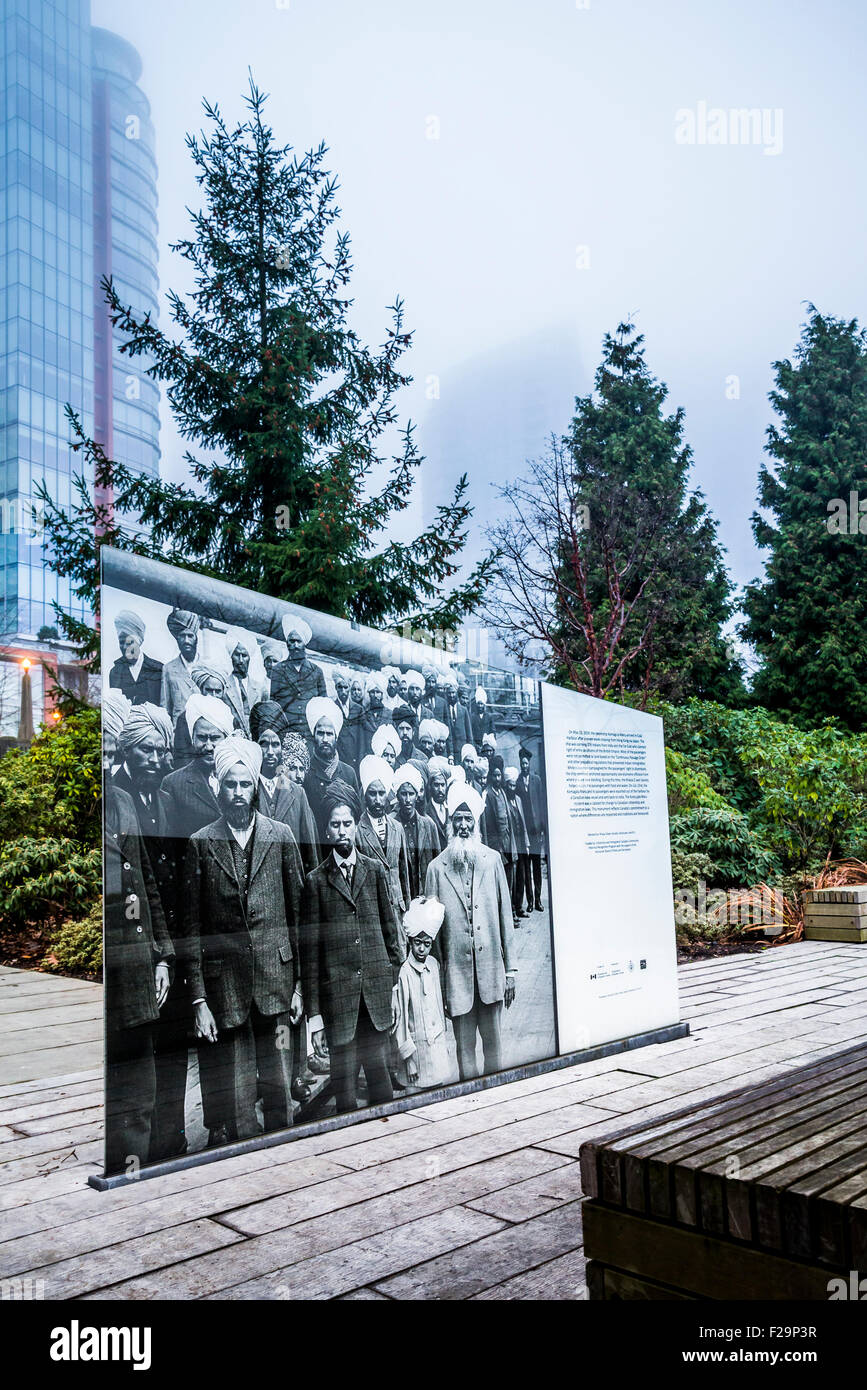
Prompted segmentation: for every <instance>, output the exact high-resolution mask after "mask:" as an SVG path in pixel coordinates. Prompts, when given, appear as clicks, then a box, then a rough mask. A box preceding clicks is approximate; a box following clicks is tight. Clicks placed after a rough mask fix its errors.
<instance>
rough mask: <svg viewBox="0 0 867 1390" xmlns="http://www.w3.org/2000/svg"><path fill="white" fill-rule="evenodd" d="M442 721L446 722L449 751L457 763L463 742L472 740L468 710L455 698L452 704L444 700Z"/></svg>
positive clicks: (471, 727)
mask: <svg viewBox="0 0 867 1390" xmlns="http://www.w3.org/2000/svg"><path fill="white" fill-rule="evenodd" d="M442 722H443V724H447V725H448V729H449V744H448V748H449V752H450V753H451V755H452V757H453V758H454V760H455V762H456V763H459V762H460V760H461V749H462V748H463V747H464V744H466V743H473V742H474V740H473V726H472V722H471V720H470V714H469V710H468V709H467V707H466V705H462V704H461V702H460V701H459V700H456V701H455V703H454V704H453V705H450V704H449V702H448V700H446V701H445V711H444V713H443V717H442Z"/></svg>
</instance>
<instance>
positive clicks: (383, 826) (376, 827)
mask: <svg viewBox="0 0 867 1390" xmlns="http://www.w3.org/2000/svg"><path fill="white" fill-rule="evenodd" d="M359 776H360V778H361V792H362V795H363V797H364V813H363V815H362V817H361V819H360V820H359V822H358V833H357V835H356V837H355V843H356V845H357V846H358V848H359V850H360V851H361V853H362V854H366V855H368V856H369V857H370V858H371V859H378V860H379V861H380V863H381V864H382V866H383V868H384V869H385V871H386V873H387V874H388V887H389V892H390V894H391V901H392V902H393V904H394V907H395V912H396V913H397V914H398V921H399V922H400V921H402V918H403V913H404V912H406V910H407V908H408V907H409V904H410V899H411V897H412V894H411V892H410V887H409V858H408V856H407V852H406V838H405V836H404V833H403V827H402V826H401V824H400V822H399V821H398V820H396V819H395V817H394V816H390V815H389V814H388V802H389V797H390V795H391V792H392V789H393V786H394V773H393V771H392V769H391V768H390V767H389V765H388V763H387V762H386V761H385V759H384V758H377V757H374V756H373V754H371V755H370V756H369V757H367V758H362V760H361V767H360V768H359Z"/></svg>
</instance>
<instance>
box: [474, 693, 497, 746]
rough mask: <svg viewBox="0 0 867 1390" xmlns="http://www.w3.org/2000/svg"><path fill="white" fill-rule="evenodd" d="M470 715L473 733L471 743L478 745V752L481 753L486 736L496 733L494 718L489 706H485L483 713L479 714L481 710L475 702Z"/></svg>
mask: <svg viewBox="0 0 867 1390" xmlns="http://www.w3.org/2000/svg"><path fill="white" fill-rule="evenodd" d="M469 715H470V726H471V728H472V731H473V736H472V738H471V739H470V742H471V743H474V744H475V745H476V752H477V753H481V751H482V739H483V738H484V737H485V734H493V733H495V732H496V730H495V729H494V716H493V715H492V714H491V711H490V710H489V708H488V706H487V705H485V706H484V708H483V709H482V713H481V714H479V708H478V705H477V704H476V703H475V701H474V702H473V707H472V709H471V710H470V711H469Z"/></svg>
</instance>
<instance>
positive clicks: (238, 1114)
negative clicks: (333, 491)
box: [103, 608, 543, 1171]
mask: <svg viewBox="0 0 867 1390" xmlns="http://www.w3.org/2000/svg"><path fill="white" fill-rule="evenodd" d="M166 622H167V627H168V630H169V632H170V633H171V635H172V637H173V638H174V639H175V642H176V644H177V648H178V655H177V657H175V658H174V659H173V660H171V661H169V662H167V663H166V664H165V665H161V664H160V663H158V662H155V661H153V660H152V659H151V658H149V657H147V656H145V655H144V652H143V643H144V639H145V635H146V634H145V628H144V624H142V623H141V621H140V620H139V619H138V618H137V615H136V614H134V613H131V612H123V613H121V614H118V616H117V618H116V620H115V624H116V628H117V632H118V640H119V643H120V647H121V658H120V659H119V661H118V662H116V663H115V665H114V666H113V667H112V669H111V673H110V678H109V687H110V688H109V690H108V692H107V693H106V695H105V698H104V701H103V728H104V776H105V807H106V812H105V826H106V914H107V917H106V926H107V938H106V973H107V981H108V1000H109V1028H108V1042H107V1047H108V1059H109V1068H108V1124H107V1131H108V1163H109V1167H110V1168H111V1169H112V1170H113V1171H121V1170H123V1169H124V1168H129V1167H130V1165H133V1166H134V1165H136V1164H143V1163H155V1162H160V1161H163V1160H166V1159H169V1158H172V1157H175V1156H177V1155H179V1154H181V1153H183V1152H184V1151H185V1149H186V1146H187V1137H186V1122H185V1114H186V1109H187V1107H186V1094H187V1089H188V1087H189V1085H190V1076H189V1075H188V1060H189V1048H190V1044H191V1041H194V1043H195V1046H196V1048H197V1053H198V1076H199V1085H200V1089H201V1099H202V1112H203V1119H204V1125H205V1127H206V1128H207V1130H208V1142H209V1144H210V1145H214V1146H216V1145H223V1144H226V1143H231V1142H233V1141H236V1140H240V1139H246V1138H249V1137H252V1136H254V1135H256V1134H258V1133H260V1132H261V1130H262V1127H263V1126H264V1129H265V1130H266V1131H270V1130H275V1129H281V1128H284V1127H286V1126H287V1125H289V1124H291V1123H292V1116H293V1110H294V1106H293V1101H294V1102H301V1103H303V1102H304V1101H305V1100H306V1099H307V1098H309V1095H310V1076H311V1072H310V1070H308V1069H307V1064H308V1029H309V1035H310V1045H311V1046H312V1054H311V1057H310V1059H309V1065H310V1067H311V1068H312V1070H314V1071H319V1072H322V1073H324V1072H327V1071H328V1070H329V1069H330V1075H331V1083H332V1089H333V1092H334V1095H335V1098H336V1103H337V1108H338V1110H340V1111H346V1110H352V1109H354V1108H355V1106H356V1104H357V1101H358V1086H359V1076H360V1072H361V1069H362V1068H363V1070H364V1074H365V1081H366V1086H367V1099H368V1102H369V1103H370V1104H377V1103H380V1102H383V1101H386V1100H390V1099H391V1098H392V1096H393V1094H394V1089H395V1086H398V1085H404V1084H406V1080H405V1079H406V1077H407V1075H409V1076H411V1077H412V1078H413V1079H414V1081H415V1082H416V1084H437V1081H441V1082H445V1081H446V1080H447V1079H452V1078H449V1077H446V1075H445V1074H443V1075H440V1074H439V1073H437V1074H436V1077H435V1079H434V1080H431V1076H432V1075H433V1073H430V1074H429V1075H428V1077H427V1079H425V1074H424V1071H423V1072H422V1081H421V1082H420V1083H418V1075H419V1073H418V1071H417V1070H414V1071H413V1070H412V1069H411V1070H410V1071H409V1073H408V1072H407V1068H406V1056H407V1054H406V1048H407V1046H409V1044H408V1043H407V1040H406V1026H405V1023H406V1020H405V1018H404V1019H403V1021H402V1016H401V1013H400V1000H401V999H404V1000H406V999H408V998H410V997H411V995H412V990H414V989H416V987H417V985H418V984H419V981H421V982H422V984H424V981H425V980H426V979H427V976H428V974H429V973H430V972H431V971H432V970H433V969H434V966H433V964H431V963H426V962H425V956H424V952H425V950H430V951H432V952H433V960H434V961H436V962H438V963H439V966H438V968H439V969H441V971H442V999H443V1003H444V1009H445V1012H446V1013H447V1014H448V1016H449V1018H450V1019H451V1021H452V1028H453V1033H454V1042H455V1047H456V1058H457V1066H458V1071H459V1075H460V1077H461V1078H467V1077H473V1076H476V1075H478V1072H479V1059H478V1055H477V1049H478V1044H479V1041H481V1048H482V1055H483V1063H482V1065H483V1069H484V1071H485V1072H490V1071H495V1070H497V1069H499V1068H500V1066H501V1065H502V1062H501V1038H500V1030H501V1015H502V1010H503V1008H504V1007H505V1008H508V1007H509V1006H510V1005H511V1003H512V1000H513V999H514V996H515V978H516V972H515V969H514V966H513V964H512V960H511V949H510V941H511V934H512V931H513V929H514V926H515V925H518V924H519V908H518V905H517V898H516V883H517V882H518V875H519V873H520V883H521V890H522V891H523V892H525V893H526V897H527V901H528V904H529V906H530V907H531V908H533V907H534V905H535V907H537V908H541V901H540V898H539V893H540V889H541V881H540V879H535V880H534V876H533V874H532V872H531V865H532V847H533V844H534V843H535V845H536V850H537V851H538V850H539V844H538V839H539V837H540V836H541V833H542V823H543V821H542V800H541V783H540V782H539V779H538V778H537V777H535V774H532V773H531V772H530V770H529V761H530V754H529V752H528V751H527V750H524V749H522V750H521V769H520V770H510V771H509V772H506V771H505V770H504V769H503V760H502V758H499V759H498V755H497V754H496V735H495V733H494V730H493V728H492V721H491V720H490V717H489V715H488V712H487V696H486V694H485V691H484V689H483V688H482V687H479V688H478V689H477V690H476V693H475V698H474V700H473V701H472V704H470V703H469V702H468V701H467V700H466V698H465V697H466V694H467V692H466V688H465V687H464V690H463V691H462V690H461V686H460V684H459V681H458V679H457V677H455V676H453V675H452V673H448V674H447V676H446V679H445V682H444V683H442V684H440V682H439V680H438V677H437V672H436V670H435V669H433V668H430V669H428V670H425V671H423V672H419V673H415V672H413V671H410V672H407V673H405V674H404V673H402V672H401V671H399V670H398V669H397V668H393V667H386V668H384V669H383V670H382V671H376V672H373V673H370V674H368V675H367V676H366V677H360V676H358V675H356V674H354V673H351V672H348V671H343V670H341V669H340V668H335V669H334V670H332V671H331V672H330V675H331V682H332V688H333V694H331V695H330V694H329V693H328V685H327V683H326V678H325V672H324V670H323V668H322V666H320V665H319V664H318V663H316V662H313V661H311V660H310V658H309V657H308V655H307V648H308V645H309V643H310V641H311V636H312V634H311V631H310V628H309V626H308V624H307V623H306V622H304V621H303V620H302V619H301V618H300V617H296V616H295V615H292V616H289V617H287V618H286V619H285V620H284V624H283V633H284V637H285V644H284V645H283V648H282V650H281V647H280V645H279V644H277V643H276V642H273V641H269V642H267V643H265V644H264V645H263V644H257V643H256V641H255V639H254V638H252V637H251V636H250V635H249V634H247V633H245V632H244V631H243V630H241V629H237V628H230V629H229V630H228V632H227V633H226V636H225V652H226V656H227V658H228V660H227V661H226V662H224V663H216V662H208V661H206V660H204V659H203V658H202V653H201V652H200V628H201V624H200V619H199V617H198V615H197V614H195V613H192V612H187V611H184V610H180V609H177V608H176V609H173V610H172V611H171V613H170V614H169V615H168V618H167V620H166ZM257 647H258V649H259V651H260V653H261V656H262V661H261V663H257V668H259V667H260V668H261V669H260V671H259V675H258V676H257V675H256V673H255V671H254V670H253V663H252V661H251V657H252V656H253V655H254V654H255V652H256V649H257ZM462 696H463V697H464V698H462ZM477 735H478V736H479V737H478V742H476V736H477ZM513 771H514V776H512V772H513ZM522 780H523V782H524V783H525V787H524V795H523V796H522V795H521V794H520V793H521V781H522ZM528 805H529V815H528V814H527V813H526V812H525V809H524V808H525V807H526V806H528ZM534 836H535V841H534ZM537 857H538V856H537ZM539 862H540V861H539ZM534 890H535V898H534ZM427 900H433V902H434V904H435V905H436V904H441V905H442V911H441V912H440V911H439V908H438V907H435V910H434V911H433V915H431V911H430V910H428V911H427V914H426V915H425V912H424V911H423V910H422V909H421V908H419V907H418V904H419V903H422V904H423V903H424V902H425V901H427ZM414 904H415V905H416V906H415V907H414V906H413V905H414ZM411 910H412V911H413V912H414V913H415V917H414V918H413V920H415V921H416V922H420V921H421V920H422V918H423V919H424V921H425V922H426V923H427V926H426V927H425V929H424V930H422V929H421V928H419V929H418V930H417V931H416V933H415V935H416V936H420V938H421V940H420V942H419V941H415V945H414V948H413V950H412V951H408V937H407V929H406V927H405V920H407V914H409V913H410V912H411ZM522 915H523V914H522ZM433 918H437V920H436V922H435V923H434V926H433V927H431V928H430V930H431V931H432V933H433V934H432V935H430V936H429V935H427V934H426V933H427V931H428V928H429V927H430V924H431V922H432V921H433ZM434 937H435V938H436V940H435V941H434ZM410 940H411V941H413V940H414V937H412V935H411V936H410ZM410 957H412V963H413V970H412V971H411V972H410V975H409V976H408V979H409V985H408V986H407V985H406V984H405V985H404V986H402V988H401V990H398V989H397V988H396V986H397V982H398V980H399V978H400V971H401V969H402V967H403V966H404V964H405V962H406V961H407V960H408V959H409V958H410ZM404 973H405V974H406V972H404ZM437 978H439V977H437ZM407 989H409V990H410V993H407ZM305 1020H306V1021H305ZM436 1036H438V1035H436ZM396 1038H397V1039H399V1043H398V1042H396V1041H395V1039H396ZM441 1042H442V1039H441V1038H440V1039H439V1043H438V1045H440V1044H441ZM401 1049H402V1050H401ZM425 1055H427V1054H425ZM438 1055H439V1054H438V1053H437V1052H436V1049H434V1050H432V1051H431V1053H430V1056H431V1057H433V1056H438ZM427 1065H428V1066H429V1067H430V1066H433V1065H434V1064H433V1063H432V1062H429V1063H428V1064H427ZM260 1107H261V1121H260V1118H259V1108H260Z"/></svg>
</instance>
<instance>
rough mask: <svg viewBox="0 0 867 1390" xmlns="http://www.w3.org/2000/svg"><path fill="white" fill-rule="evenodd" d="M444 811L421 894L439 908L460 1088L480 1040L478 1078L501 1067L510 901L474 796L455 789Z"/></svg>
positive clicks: (509, 995) (510, 993)
mask: <svg viewBox="0 0 867 1390" xmlns="http://www.w3.org/2000/svg"><path fill="white" fill-rule="evenodd" d="M446 806H447V809H448V814H449V821H450V828H449V843H448V846H447V848H446V849H444V850H443V852H442V853H441V854H439V855H438V856H437V857H436V859H434V860H433V862H432V863H431V864H430V866H429V868H428V871H427V876H426V879H425V889H424V891H425V896H426V897H428V898H437V899H438V900H439V901H440V902H441V903H442V904H443V906H444V908H445V913H444V916H443V925H442V930H441V931H440V933H439V936H438V937H437V940H436V945H435V947H434V949H435V951H436V954H437V955H438V957H439V959H440V961H441V962H442V967H443V984H444V989H445V1001H446V1010H447V1012H448V1014H449V1017H450V1018H451V1020H452V1025H453V1027H454V1030H455V1042H456V1044H457V1050H458V1068H459V1071H460V1075H461V1080H462V1081H466V1080H470V1079H472V1078H473V1077H476V1076H478V1075H479V1066H478V1058H477V1053H476V1049H477V1042H478V1037H479V1036H481V1040H482V1050H483V1055H484V1065H483V1071H484V1074H485V1075H489V1074H490V1073H491V1072H495V1071H500V1070H501V1069H502V1066H503V1058H502V1043H501V1023H502V1013H503V1008H504V1006H505V1008H507V1009H508V1008H510V1007H511V1005H512V1003H513V1001H514V998H515V971H514V970H513V968H512V965H511V939H512V932H513V926H512V899H511V894H510V892H509V885H508V882H507V881H506V872H505V869H504V868H503V861H502V859H501V858H500V855H499V854H498V853H497V851H496V850H492V849H489V848H488V846H487V845H484V844H482V841H481V838H480V836H479V831H478V826H479V821H480V819H481V816H482V798H481V797H480V796H479V794H478V792H477V791H476V790H475V788H474V787H470V786H468V785H467V783H461V782H457V781H456V782H453V783H452V785H451V786H450V787H449V791H448V797H447V799H446Z"/></svg>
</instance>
